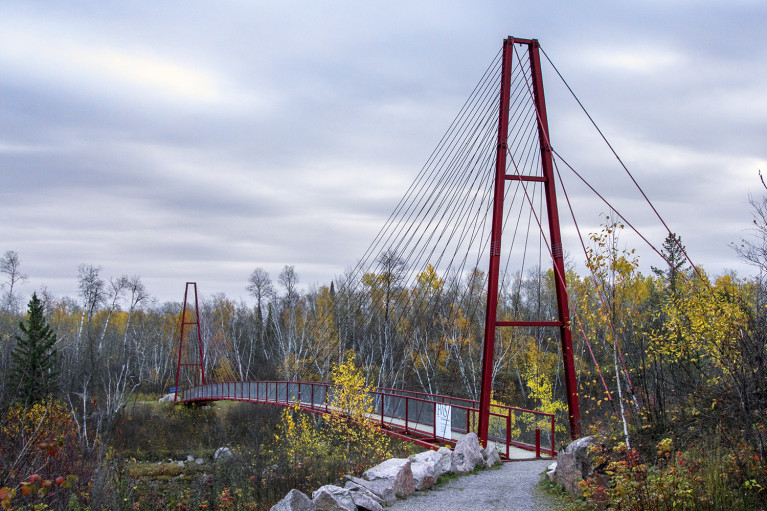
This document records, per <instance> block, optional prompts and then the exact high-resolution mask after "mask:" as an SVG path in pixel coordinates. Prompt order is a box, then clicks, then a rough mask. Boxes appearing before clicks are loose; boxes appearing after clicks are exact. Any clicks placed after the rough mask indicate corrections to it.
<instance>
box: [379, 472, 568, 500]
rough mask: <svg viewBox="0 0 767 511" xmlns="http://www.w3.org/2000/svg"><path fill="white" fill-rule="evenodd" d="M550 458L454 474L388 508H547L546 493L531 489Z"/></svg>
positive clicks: (538, 479)
mask: <svg viewBox="0 0 767 511" xmlns="http://www.w3.org/2000/svg"><path fill="white" fill-rule="evenodd" d="M550 464H551V460H536V461H519V462H512V463H504V464H503V467H502V468H501V469H500V470H483V471H481V472H479V473H478V474H472V475H467V476H463V477H458V478H456V479H453V480H452V481H450V482H448V483H447V484H445V485H444V486H440V487H438V488H436V489H433V490H427V491H423V492H420V491H419V492H415V493H414V494H413V495H411V496H410V497H408V498H407V499H406V500H398V501H397V502H396V503H395V504H394V505H393V506H392V507H390V508H389V509H391V510H392V511H438V510H443V509H444V510H453V509H455V510H459V511H484V510H496V509H499V510H504V511H513V510H520V511H523V510H524V511H547V510H550V509H553V506H552V505H551V504H549V503H548V500H547V498H546V495H544V494H541V492H540V491H536V490H535V485H536V484H538V481H540V474H541V472H543V470H544V469H545V468H546V467H547V466H549V465H550Z"/></svg>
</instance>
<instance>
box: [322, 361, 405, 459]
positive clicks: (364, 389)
mask: <svg viewBox="0 0 767 511" xmlns="http://www.w3.org/2000/svg"><path fill="white" fill-rule="evenodd" d="M332 378H333V382H334V383H335V387H333V390H332V392H331V394H330V396H329V397H328V405H329V409H330V410H331V412H330V416H329V417H328V420H327V425H328V428H327V432H328V434H329V436H330V440H331V442H332V443H333V444H334V445H336V448H337V449H339V452H338V453H339V454H340V456H341V457H342V458H343V459H344V461H345V462H346V463H345V464H346V465H347V466H348V467H350V468H352V469H355V470H354V471H359V470H360V469H362V468H365V467H367V466H372V465H374V464H375V463H377V462H378V461H381V460H384V459H386V458H389V457H391V445H390V442H389V437H388V436H387V435H385V434H384V433H383V432H382V431H381V430H380V428H379V427H378V424H377V423H376V422H375V420H374V419H373V417H374V415H375V409H374V406H373V395H372V393H371V392H372V391H373V390H374V388H373V387H372V386H369V385H367V384H366V383H365V378H364V376H363V374H362V372H361V371H360V370H359V368H357V366H356V365H355V363H354V356H353V354H347V357H346V360H345V361H344V362H343V363H341V364H339V365H338V366H336V367H335V368H334V370H333V371H332Z"/></svg>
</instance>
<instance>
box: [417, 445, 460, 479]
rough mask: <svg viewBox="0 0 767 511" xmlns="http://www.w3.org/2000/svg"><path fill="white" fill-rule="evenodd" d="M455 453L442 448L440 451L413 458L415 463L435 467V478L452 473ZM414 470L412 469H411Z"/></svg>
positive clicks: (421, 454) (421, 453) (420, 454)
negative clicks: (428, 464)
mask: <svg viewBox="0 0 767 511" xmlns="http://www.w3.org/2000/svg"><path fill="white" fill-rule="evenodd" d="M452 457H453V451H451V450H450V449H448V448H447V447H440V448H439V450H438V451H424V452H419V453H418V454H415V455H413V456H411V459H412V460H413V463H414V464H415V463H431V464H432V465H433V467H434V478H435V479H437V478H439V476H441V475H442V474H445V473H447V472H450V466H451V464H452ZM411 469H412V467H411Z"/></svg>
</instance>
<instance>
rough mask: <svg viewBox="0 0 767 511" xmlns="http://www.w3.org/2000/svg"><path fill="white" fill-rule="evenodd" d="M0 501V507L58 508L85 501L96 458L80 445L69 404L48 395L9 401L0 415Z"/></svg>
mask: <svg viewBox="0 0 767 511" xmlns="http://www.w3.org/2000/svg"><path fill="white" fill-rule="evenodd" d="M0 432H1V433H2V434H1V435H0V485H2V488H0V504H1V505H2V507H3V508H4V509H11V508H22V507H29V508H35V506H37V508H39V509H44V508H45V507H44V506H48V507H52V508H61V507H64V506H65V505H66V504H67V503H68V502H69V501H70V500H71V499H72V498H74V499H75V501H78V500H81V501H87V483H88V481H90V479H91V476H92V474H93V472H94V471H95V470H96V467H97V466H98V457H97V455H96V454H95V453H93V452H92V451H88V450H85V449H82V448H81V444H80V442H79V441H78V437H77V426H76V424H75V422H74V420H73V418H72V415H71V414H70V410H69V408H68V407H67V406H66V405H65V404H64V403H62V402H60V401H58V400H56V399H52V398H48V399H46V400H43V401H38V402H37V403H35V404H34V405H31V406H23V405H21V404H14V405H12V406H11V407H10V408H9V409H8V410H7V411H6V412H5V414H4V415H3V417H2V419H0Z"/></svg>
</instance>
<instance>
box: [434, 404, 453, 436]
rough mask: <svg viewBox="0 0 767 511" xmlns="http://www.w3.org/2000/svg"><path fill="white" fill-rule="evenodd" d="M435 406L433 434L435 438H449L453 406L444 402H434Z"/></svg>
mask: <svg viewBox="0 0 767 511" xmlns="http://www.w3.org/2000/svg"><path fill="white" fill-rule="evenodd" d="M436 407H437V410H436V413H435V414H434V415H435V417H434V421H435V422H434V424H435V427H436V433H435V434H436V436H437V438H444V439H447V440H450V439H451V436H452V429H451V423H452V420H451V418H452V416H453V407H452V406H450V405H446V404H444V403H436Z"/></svg>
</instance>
